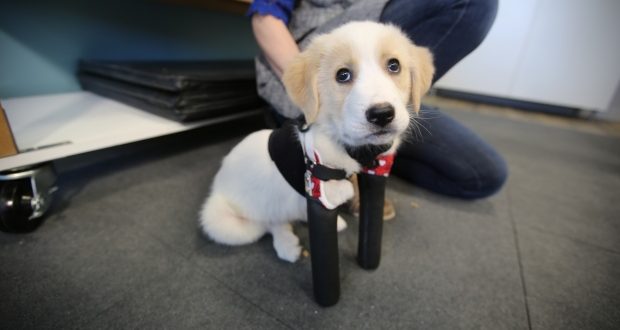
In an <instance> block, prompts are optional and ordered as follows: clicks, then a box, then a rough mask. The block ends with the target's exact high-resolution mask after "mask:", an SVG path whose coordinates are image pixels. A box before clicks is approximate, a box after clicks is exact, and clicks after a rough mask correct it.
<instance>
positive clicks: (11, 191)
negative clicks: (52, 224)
mask: <svg viewBox="0 0 620 330" xmlns="http://www.w3.org/2000/svg"><path fill="white" fill-rule="evenodd" d="M29 185H30V181H29V180H27V179H22V180H15V181H10V182H4V183H3V184H2V187H1V188H0V230H2V231H6V232H29V231H32V230H34V229H35V228H37V227H38V226H39V225H40V224H41V221H42V219H43V217H38V218H34V219H30V217H31V216H32V213H33V212H34V209H33V207H32V205H31V201H32V191H29V190H30V189H29Z"/></svg>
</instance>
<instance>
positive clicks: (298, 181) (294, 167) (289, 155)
mask: <svg viewBox="0 0 620 330" xmlns="http://www.w3.org/2000/svg"><path fill="white" fill-rule="evenodd" d="M268 148H269V157H271V160H273V162H274V163H275V164H276V167H277V168H278V171H280V174H281V175H282V177H284V179H285V180H286V182H288V184H289V185H290V186H291V187H293V189H295V191H297V192H298V193H299V194H300V195H302V196H305V195H306V188H305V183H306V182H305V179H304V175H305V173H306V170H310V172H311V173H312V176H314V177H315V178H317V179H319V180H322V181H328V180H343V179H346V178H347V172H345V171H344V170H342V169H333V168H329V167H327V166H324V165H322V164H317V163H314V162H312V161H311V160H310V159H308V158H306V157H305V155H304V151H303V148H302V147H301V142H300V141H299V137H298V136H297V127H296V126H295V125H294V124H292V123H286V124H284V125H283V126H282V127H281V128H279V129H276V130H274V131H273V132H272V133H271V135H270V136H269V147H268Z"/></svg>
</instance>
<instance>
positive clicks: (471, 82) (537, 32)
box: [435, 0, 620, 111]
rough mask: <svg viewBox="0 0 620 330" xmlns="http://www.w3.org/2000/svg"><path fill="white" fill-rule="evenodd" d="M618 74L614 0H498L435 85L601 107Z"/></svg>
mask: <svg viewBox="0 0 620 330" xmlns="http://www.w3.org/2000/svg"><path fill="white" fill-rule="evenodd" d="M619 82H620V1H619V0H505V1H501V0H500V6H499V12H498V16H497V19H496V21H495V24H494V26H493V28H492V29H491V31H490V33H489V35H488V37H487V39H485V41H484V42H483V43H482V45H480V47H479V48H478V49H476V50H475V51H474V52H473V53H472V54H471V55H470V56H468V57H467V58H465V59H464V60H463V61H462V62H461V63H459V64H458V65H457V66H455V67H454V68H453V69H452V70H451V71H450V72H448V74H446V75H445V76H444V77H443V78H442V79H441V80H439V81H438V82H437V83H436V85H435V86H436V87H438V88H443V89H449V90H456V91H462V92H468V93H475V94H482V95H489V96H495V97H503V98H510V99H516V100H523V101H529V102H538V103H545V104H551V105H559V106H567V107H575V108H582V109H588V110H598V111H603V110H606V109H608V107H609V104H610V102H611V100H612V98H613V96H614V92H615V91H616V88H617V87H618V85H619Z"/></svg>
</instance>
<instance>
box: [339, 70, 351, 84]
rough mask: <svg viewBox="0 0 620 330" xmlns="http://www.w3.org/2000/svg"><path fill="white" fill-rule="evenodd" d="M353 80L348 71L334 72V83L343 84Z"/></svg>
mask: <svg viewBox="0 0 620 330" xmlns="http://www.w3.org/2000/svg"><path fill="white" fill-rule="evenodd" d="M352 79H353V73H351V71H350V70H349V69H345V68H342V69H340V70H338V72H336V81H337V82H339V83H341V84H345V83H348V82H349V81H351V80H352Z"/></svg>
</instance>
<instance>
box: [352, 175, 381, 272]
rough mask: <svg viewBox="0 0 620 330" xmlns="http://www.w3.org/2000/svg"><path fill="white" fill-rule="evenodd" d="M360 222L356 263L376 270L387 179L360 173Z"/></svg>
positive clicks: (378, 259)
mask: <svg viewBox="0 0 620 330" xmlns="http://www.w3.org/2000/svg"><path fill="white" fill-rule="evenodd" d="M357 180H358V185H359V189H360V222H359V241H358V246H357V262H358V263H359V265H360V266H361V267H362V268H364V269H376V268H377V267H379V262H380V261H381V236H382V235H383V204H384V202H385V183H386V181H387V177H385V176H381V175H371V174H365V173H360V174H358V175H357Z"/></svg>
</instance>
